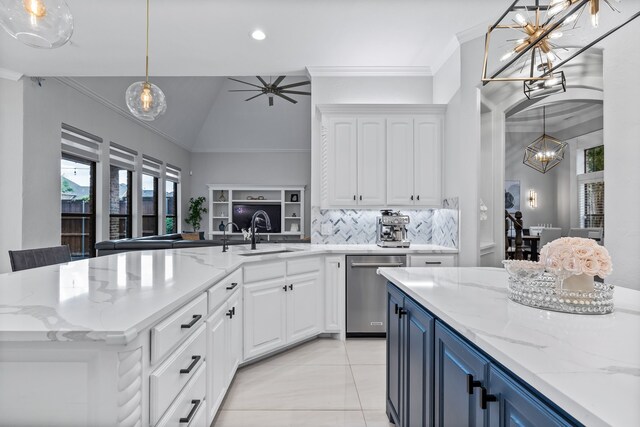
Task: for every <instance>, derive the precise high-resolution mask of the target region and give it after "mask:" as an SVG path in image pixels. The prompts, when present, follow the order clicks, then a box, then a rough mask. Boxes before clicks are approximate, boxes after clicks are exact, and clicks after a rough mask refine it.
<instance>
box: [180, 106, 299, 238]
mask: <svg viewBox="0 0 640 427" xmlns="http://www.w3.org/2000/svg"><path fill="white" fill-rule="evenodd" d="M306 119H307V120H308V119H309V117H308V116H307V117H306ZM310 169H311V156H310V154H309V151H302V152H263V153H193V155H192V156H191V170H192V171H193V176H191V196H190V197H198V196H205V197H207V199H208V194H209V191H208V188H207V184H216V183H217V184H247V185H256V184H257V185H306V191H305V196H304V197H305V207H304V209H305V224H304V229H305V235H307V236H309V235H310V231H309V230H310V228H309V227H310V217H311V209H310V207H311V200H310V197H309V195H310V184H311V183H310V179H311V175H310V173H309V171H310ZM208 215H209V214H208V213H207V214H206V215H205V220H204V221H202V225H203V226H204V230H205V232H208V231H209V220H208ZM216 231H217V230H216Z"/></svg>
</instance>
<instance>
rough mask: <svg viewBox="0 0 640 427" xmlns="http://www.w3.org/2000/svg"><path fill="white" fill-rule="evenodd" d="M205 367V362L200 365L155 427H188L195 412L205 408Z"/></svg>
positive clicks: (194, 416)
mask: <svg viewBox="0 0 640 427" xmlns="http://www.w3.org/2000/svg"><path fill="white" fill-rule="evenodd" d="M205 365H206V362H205V363H203V364H202V365H200V367H199V368H198V370H197V371H196V373H195V374H194V376H193V378H192V379H191V381H189V383H188V384H187V386H186V387H185V388H184V390H182V392H181V393H180V394H179V395H178V397H177V398H176V400H175V401H174V402H173V404H172V405H171V406H170V407H169V409H168V410H167V412H166V413H165V414H164V416H163V417H162V419H161V420H160V422H159V423H158V424H156V426H157V427H184V426H186V425H190V424H189V423H190V422H192V421H193V420H194V419H195V418H196V414H197V412H198V411H200V410H202V409H204V408H205V407H206V404H205V401H204V397H205V394H206V385H207V377H206V375H205V371H206V366H205ZM181 420H182V421H181Z"/></svg>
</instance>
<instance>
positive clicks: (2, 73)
mask: <svg viewBox="0 0 640 427" xmlns="http://www.w3.org/2000/svg"><path fill="white" fill-rule="evenodd" d="M23 75H24V74H22V73H19V72H17V71H12V70H7V69H6V68H0V79H7V80H11V81H14V82H17V81H18V80H20V79H21V78H22V76H23Z"/></svg>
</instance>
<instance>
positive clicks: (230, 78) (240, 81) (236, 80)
mask: <svg viewBox="0 0 640 427" xmlns="http://www.w3.org/2000/svg"><path fill="white" fill-rule="evenodd" d="M227 78H228V79H229V80H233V81H234V82H239V83H244V84H246V85H249V86H253V87H257V88H259V89H262V86H258V85H254V84H253V83H249V82H243V81H242V80H238V79H234V78H233V77H227Z"/></svg>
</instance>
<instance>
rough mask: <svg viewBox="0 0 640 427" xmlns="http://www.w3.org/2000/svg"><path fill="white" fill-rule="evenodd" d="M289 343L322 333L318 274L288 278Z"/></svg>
mask: <svg viewBox="0 0 640 427" xmlns="http://www.w3.org/2000/svg"><path fill="white" fill-rule="evenodd" d="M287 283H288V284H287V292H286V294H287V295H286V298H287V343H292V342H295V341H298V340H300V339H303V338H306V337H309V336H311V335H315V334H317V333H319V332H320V315H321V313H320V309H321V308H322V306H321V305H320V304H318V301H320V283H319V275H318V273H310V274H306V275H299V276H291V277H287Z"/></svg>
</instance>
